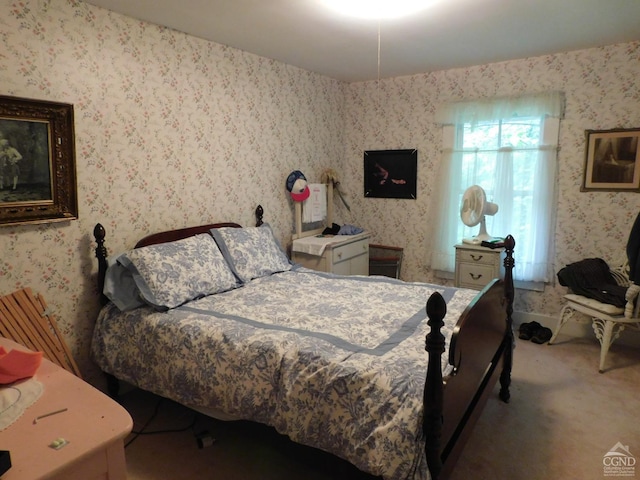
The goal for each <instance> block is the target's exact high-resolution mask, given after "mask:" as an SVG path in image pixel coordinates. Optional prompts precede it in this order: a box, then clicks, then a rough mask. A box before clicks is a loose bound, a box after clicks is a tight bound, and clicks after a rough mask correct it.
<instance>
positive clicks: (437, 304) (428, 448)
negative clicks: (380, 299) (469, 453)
mask: <svg viewBox="0 0 640 480" xmlns="http://www.w3.org/2000/svg"><path fill="white" fill-rule="evenodd" d="M446 314H447V302H445V300H444V298H443V297H442V295H441V294H440V293H439V292H434V293H433V294H432V295H431V296H430V297H429V300H428V301H427V316H428V317H429V320H428V322H427V324H428V325H429V327H430V331H429V333H428V334H427V339H426V345H425V350H426V351H427V353H428V354H429V366H428V367H427V379H426V382H425V385H424V396H423V405H424V407H423V410H424V411H423V417H422V431H423V432H424V435H425V446H424V450H425V453H426V456H427V466H428V467H429V473H430V474H431V478H432V479H433V480H437V478H438V476H439V475H440V471H441V470H442V457H441V456H440V450H441V446H440V441H441V437H442V412H443V408H444V406H443V396H444V384H443V382H442V366H441V365H442V363H441V361H442V354H443V353H444V351H445V338H444V335H443V334H442V332H441V331H440V329H441V328H442V327H443V326H444V317H445V315H446Z"/></svg>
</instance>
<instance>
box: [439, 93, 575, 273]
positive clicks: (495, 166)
mask: <svg viewBox="0 0 640 480" xmlns="http://www.w3.org/2000/svg"><path fill="white" fill-rule="evenodd" d="M563 104H564V96H563V94H562V93H560V92H550V93H544V94H536V95H528V96H520V97H506V98H494V99H481V100H477V101H465V102H452V103H448V104H446V105H444V106H442V107H441V109H440V110H439V111H438V112H437V114H436V119H437V121H438V122H439V123H441V124H443V125H447V126H445V127H444V135H443V143H444V148H443V155H442V162H441V167H440V172H439V182H438V185H440V191H439V192H438V199H439V208H438V212H439V215H438V223H437V225H436V228H435V232H434V238H433V242H434V249H433V252H432V262H431V267H432V268H433V269H434V270H439V271H445V272H453V270H454V268H455V251H454V248H453V246H454V245H455V244H457V243H460V242H461V240H462V238H464V237H467V236H473V235H475V234H477V227H475V228H474V229H469V228H468V227H466V226H464V225H463V224H462V221H461V220H460V199H461V196H462V193H463V192H464V190H465V189H466V188H467V187H469V186H471V185H475V184H481V186H482V187H483V188H485V190H486V191H487V192H488V195H489V198H488V200H489V201H493V202H495V203H497V204H498V206H499V211H498V213H497V214H496V215H495V216H487V218H486V223H487V231H488V232H489V234H491V235H495V236H505V235H507V234H512V235H513V236H514V237H515V239H516V249H517V262H516V267H515V270H514V278H515V279H516V280H522V281H533V282H548V281H549V279H550V277H551V276H552V275H553V267H552V259H553V230H554V229H553V227H554V225H555V213H554V212H555V202H556V193H555V185H556V157H557V155H556V154H557V144H558V128H559V118H560V117H561V116H562V111H563ZM532 117H538V118H540V120H541V121H542V124H541V128H540V138H539V141H538V142H537V145H529V146H526V147H522V146H517V145H516V146H511V145H506V146H504V145H503V146H499V147H497V148H495V149H493V150H492V149H481V150H480V149H464V148H462V147H461V145H460V144H459V142H458V138H457V135H458V133H459V132H460V131H461V130H460V129H461V127H462V126H464V125H465V124H468V125H471V127H472V128H473V127H474V126H476V125H478V124H479V123H482V122H485V123H486V122H499V121H507V122H508V121H509V120H512V121H513V119H518V118H532ZM449 125H450V126H449ZM463 162H464V165H465V166H466V168H464V169H463ZM483 165H484V172H483V173H482V182H480V180H479V179H480V172H481V171H482V170H483ZM486 165H490V170H491V174H490V175H489V176H487V171H486V170H487V168H486ZM523 165H524V166H525V167H523ZM523 168H524V170H523Z"/></svg>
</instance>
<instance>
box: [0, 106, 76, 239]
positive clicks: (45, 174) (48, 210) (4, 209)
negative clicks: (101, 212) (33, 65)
mask: <svg viewBox="0 0 640 480" xmlns="http://www.w3.org/2000/svg"><path fill="white" fill-rule="evenodd" d="M73 126H74V124H73V105H70V104H66V103H57V102H46V101H41V100H32V99H27V98H18V97H8V96H0V226H2V225H15V224H21V223H43V222H56V221H64V220H73V219H76V218H78V200H77V186H76V164H75V139H74V131H73Z"/></svg>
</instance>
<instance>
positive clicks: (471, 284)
mask: <svg viewBox="0 0 640 480" xmlns="http://www.w3.org/2000/svg"><path fill="white" fill-rule="evenodd" d="M458 268H459V272H458V273H459V283H460V285H459V286H461V287H468V288H480V289H482V288H483V287H484V286H485V285H486V284H487V283H489V282H490V281H491V280H492V279H493V278H494V277H495V269H494V268H493V267H492V266H491V265H481V264H477V263H476V264H474V263H460V264H458Z"/></svg>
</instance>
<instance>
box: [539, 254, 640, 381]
mask: <svg viewBox="0 0 640 480" xmlns="http://www.w3.org/2000/svg"><path fill="white" fill-rule="evenodd" d="M610 271H611V274H612V275H613V278H614V279H615V280H616V283H617V284H618V285H621V286H624V287H629V285H630V281H629V264H628V263H627V262H626V261H625V262H624V263H622V264H621V265H619V266H618V267H615V268H611V269H610ZM564 299H565V300H566V302H567V303H566V305H565V306H564V307H562V310H561V311H560V318H559V319H558V325H557V326H556V329H555V331H554V332H553V335H552V337H551V339H550V340H549V345H551V344H552V343H553V342H554V341H555V340H556V337H557V336H558V334H559V333H560V330H562V327H564V325H565V324H566V323H567V322H568V321H574V322H578V323H589V322H591V326H592V327H593V331H594V332H595V334H596V338H597V339H598V340H599V341H600V368H599V372H600V373H603V372H604V365H605V361H606V358H607V353H608V352H609V347H611V345H612V344H613V342H615V341H616V339H617V338H618V337H619V336H620V334H621V333H622V332H623V331H624V330H625V328H630V329H634V330H640V319H639V318H638V311H639V309H640V301H636V302H635V304H634V305H628V307H630V308H627V309H626V312H627V313H626V315H625V308H624V307H616V306H615V305H610V304H607V303H602V302H599V301H597V300H594V299H592V298H588V297H585V296H582V295H576V294H574V293H568V294H566V295H565V296H564Z"/></svg>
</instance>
